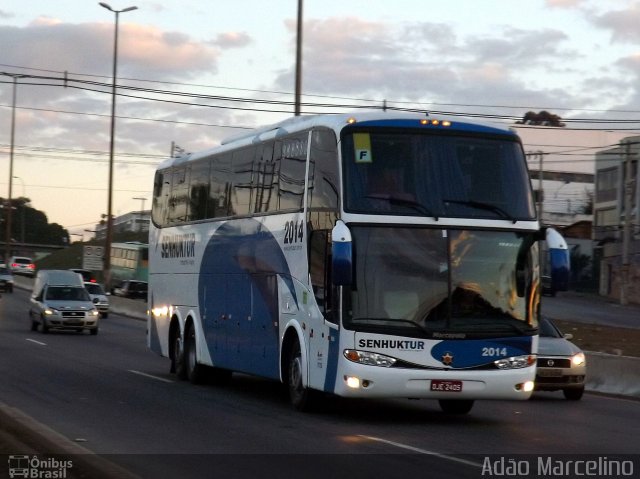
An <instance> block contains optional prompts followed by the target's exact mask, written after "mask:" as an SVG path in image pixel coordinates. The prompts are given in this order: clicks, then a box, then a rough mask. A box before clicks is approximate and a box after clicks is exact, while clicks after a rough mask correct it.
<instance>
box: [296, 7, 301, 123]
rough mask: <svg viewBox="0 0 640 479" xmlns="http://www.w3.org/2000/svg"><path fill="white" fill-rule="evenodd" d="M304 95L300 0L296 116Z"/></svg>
mask: <svg viewBox="0 0 640 479" xmlns="http://www.w3.org/2000/svg"><path fill="white" fill-rule="evenodd" d="M301 95H302V0H298V25H297V35H296V91H295V107H294V114H295V116H300V110H301V108H300V103H301V101H300V100H301Z"/></svg>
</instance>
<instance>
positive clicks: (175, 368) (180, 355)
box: [171, 331, 187, 379]
mask: <svg viewBox="0 0 640 479" xmlns="http://www.w3.org/2000/svg"><path fill="white" fill-rule="evenodd" d="M172 339H173V356H172V357H171V372H172V373H176V376H178V379H187V368H186V364H185V356H184V346H183V345H184V341H183V340H182V337H181V336H180V331H175V332H174V334H173V338H172Z"/></svg>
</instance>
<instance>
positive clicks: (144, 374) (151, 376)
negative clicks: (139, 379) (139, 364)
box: [128, 369, 175, 383]
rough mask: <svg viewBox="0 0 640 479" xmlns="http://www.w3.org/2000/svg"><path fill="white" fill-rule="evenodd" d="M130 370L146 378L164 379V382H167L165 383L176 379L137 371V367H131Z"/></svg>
mask: <svg viewBox="0 0 640 479" xmlns="http://www.w3.org/2000/svg"><path fill="white" fill-rule="evenodd" d="M128 371H129V372H130V373H133V374H137V375H138V376H144V377H145V378H151V379H157V380H158V381H162V382H165V383H173V382H175V381H172V380H171V379H165V378H161V377H159V376H154V375H153V374H147V373H143V372H142V371H136V370H135V369H129V370H128Z"/></svg>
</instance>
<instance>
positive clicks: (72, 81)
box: [0, 72, 640, 130]
mask: <svg viewBox="0 0 640 479" xmlns="http://www.w3.org/2000/svg"><path fill="white" fill-rule="evenodd" d="M0 74H2V72H0ZM28 77H29V78H32V79H34V80H42V81H57V82H63V83H64V84H63V85H60V84H58V83H55V84H54V83H42V82H40V83H33V82H25V81H22V82H21V84H26V85H37V86H57V87H60V86H64V87H66V88H75V89H78V90H83V91H90V92H94V93H107V92H106V91H103V90H99V89H95V87H98V88H105V89H107V88H108V87H109V85H108V84H107V83H101V82H96V81H90V80H81V79H77V78H69V77H68V76H67V75H65V76H64V77H62V78H61V77H52V76H38V75H29V76H28ZM3 83H8V82H3ZM118 90H119V91H120V93H118V95H119V96H122V97H125V98H133V99H136V100H145V101H156V102H163V103H171V104H181V105H188V106H199V107H208V108H219V109H229V110H241V111H257V112H268V113H290V110H289V109H287V110H280V109H273V108H271V109H269V108H258V107H241V106H238V105H235V106H231V105H230V106H225V105H220V104H213V105H212V104H205V103H194V102H183V101H178V100H175V99H163V98H151V97H147V96H139V95H133V94H125V93H122V92H123V91H133V92H136V93H141V92H142V93H151V94H155V95H162V96H168V97H170V98H174V97H179V98H191V99H198V100H211V101H217V102H229V103H246V104H258V105H273V106H287V107H290V106H292V105H293V102H292V101H289V100H270V99H261V98H242V97H229V96H221V95H205V94H198V93H186V92H176V91H169V90H159V89H151V88H141V87H135V86H131V85H119V86H118ZM356 101H360V100H359V99H358V100H356ZM384 103H385V102H384V101H383V102H380V101H375V102H374V103H373V104H371V102H368V104H340V103H313V102H305V103H303V105H304V106H305V107H307V108H320V109H326V108H329V109H352V110H353V109H362V108H367V109H371V108H379V109H380V108H382V105H383V104H384ZM398 103H399V104H406V102H403V103H401V102H398ZM414 104H415V103H414ZM386 105H387V106H386V108H387V109H391V110H396V111H407V112H425V109H423V108H406V107H393V106H389V102H386ZM425 105H428V104H425ZM449 105H452V104H449ZM456 106H467V107H468V106H474V107H478V105H470V104H467V105H462V104H458V105H456ZM480 107H483V108H504V106H498V105H481V106H480ZM630 112H632V111H625V113H630ZM304 113H307V114H309V113H319V112H316V111H305V112H304ZM429 113H433V114H441V115H447V116H464V117H469V118H483V119H494V120H496V119H500V120H512V121H513V120H520V119H521V118H520V117H519V116H514V115H507V114H489V113H472V112H454V111H439V110H431V109H429ZM632 113H636V112H632ZM563 121H564V122H568V123H576V124H579V123H582V124H622V125H627V124H638V123H640V120H635V119H622V118H619V119H618V118H611V119H602V118H564V119H563ZM617 129H618V128H616V129H615V130H617ZM634 129H635V130H637V129H638V127H636V128H634Z"/></svg>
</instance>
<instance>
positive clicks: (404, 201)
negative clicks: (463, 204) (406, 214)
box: [365, 194, 438, 221]
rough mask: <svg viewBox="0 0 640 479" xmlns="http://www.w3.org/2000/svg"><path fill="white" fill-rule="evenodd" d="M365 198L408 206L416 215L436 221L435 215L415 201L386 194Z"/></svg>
mask: <svg viewBox="0 0 640 479" xmlns="http://www.w3.org/2000/svg"><path fill="white" fill-rule="evenodd" d="M365 198H372V199H374V200H384V201H388V202H389V203H390V204H392V205H400V206H408V207H409V208H413V209H414V210H416V211H417V212H418V213H422V214H423V215H426V216H433V219H434V220H436V221H438V216H437V215H435V214H434V213H433V212H432V211H431V210H429V209H428V208H427V207H426V206H424V205H423V204H422V203H418V202H417V201H415V200H410V199H407V198H400V197H398V196H393V195H387V194H373V195H366V196H365Z"/></svg>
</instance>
